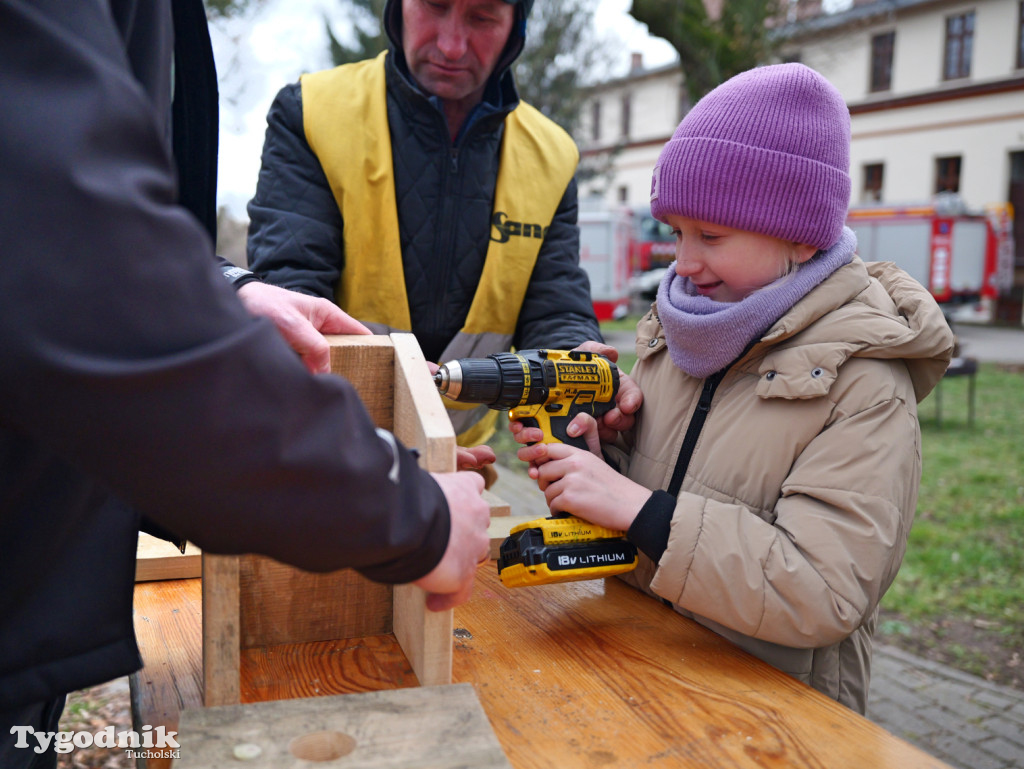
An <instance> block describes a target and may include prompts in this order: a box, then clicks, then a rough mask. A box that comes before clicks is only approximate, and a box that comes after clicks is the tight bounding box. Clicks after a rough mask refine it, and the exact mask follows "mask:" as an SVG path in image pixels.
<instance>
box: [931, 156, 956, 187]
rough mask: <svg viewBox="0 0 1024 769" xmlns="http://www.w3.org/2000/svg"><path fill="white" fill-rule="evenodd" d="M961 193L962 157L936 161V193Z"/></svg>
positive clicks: (937, 159)
mask: <svg viewBox="0 0 1024 769" xmlns="http://www.w3.org/2000/svg"><path fill="white" fill-rule="evenodd" d="M959 191H960V156H959V155H958V156H956V157H951V158H936V159H935V192H936V193H939V192H959Z"/></svg>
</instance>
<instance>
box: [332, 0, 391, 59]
mask: <svg viewBox="0 0 1024 769" xmlns="http://www.w3.org/2000/svg"><path fill="white" fill-rule="evenodd" d="M384 2H385V0H348V3H349V5H351V6H352V17H353V21H352V28H353V32H354V33H355V37H356V40H355V45H354V46H352V47H349V46H347V45H345V44H344V43H342V42H341V41H340V40H338V38H337V37H335V36H334V32H332V31H331V24H330V22H329V21H328V19H327V18H324V26H325V27H326V28H327V40H328V43H329V45H330V49H331V60H332V61H333V62H334V64H335V66H337V65H339V64H351V63H352V62H354V61H362V60H363V59H372V58H373V57H374V56H376V55H377V54H378V53H380V52H381V51H383V50H384V49H385V48H387V47H388V36H387V34H386V33H385V32H384V25H383V24H382V23H381V19H382V18H383V17H384Z"/></svg>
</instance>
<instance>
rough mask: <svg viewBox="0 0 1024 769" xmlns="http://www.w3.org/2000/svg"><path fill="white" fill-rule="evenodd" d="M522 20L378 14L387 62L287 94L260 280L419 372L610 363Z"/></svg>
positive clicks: (523, 7) (485, 2) (307, 82)
mask: <svg viewBox="0 0 1024 769" xmlns="http://www.w3.org/2000/svg"><path fill="white" fill-rule="evenodd" d="M531 5H532V0H388V1H387V3H386V5H385V8H384V14H383V22H384V28H385V29H386V31H387V34H388V37H389V38H390V40H391V43H392V46H391V50H389V51H387V52H385V53H383V54H381V55H380V56H378V57H377V58H375V59H370V60H367V61H362V62H358V63H355V64H349V65H344V66H341V67H337V68H334V69H331V70H327V71H324V72H317V73H314V74H311V75H305V76H303V77H302V78H301V79H300V82H299V83H295V84H292V85H289V86H287V87H285V88H284V89H282V91H281V92H280V93H279V94H278V96H277V99H276V100H275V101H274V104H273V106H272V107H271V109H270V112H269V115H268V118H267V122H268V129H267V136H266V143H265V145H264V150H263V166H262V169H261V171H260V176H259V183H258V186H257V190H256V195H255V197H254V198H253V200H252V201H251V202H250V203H249V207H248V211H249V216H250V220H251V224H250V229H249V251H248V255H249V265H250V267H251V269H252V270H253V271H254V273H255V274H256V275H257V276H259V277H261V278H262V279H264V280H266V281H267V282H269V283H273V284H275V285H278V286H284V287H286V288H290V289H293V290H295V291H300V292H303V293H307V294H311V295H314V296H321V297H327V298H333V299H334V300H335V301H336V302H337V303H338V305H339V306H340V307H341V308H342V309H343V310H345V311H346V312H347V313H349V314H350V315H351V316H352V317H353V318H357V319H358V320H360V321H362V322H363V323H364V324H365V325H367V326H368V327H369V328H371V329H372V330H373V331H374V332H376V333H387V332H389V331H392V330H400V331H411V332H412V333H413V334H415V336H416V338H417V339H418V341H419V343H420V346H421V347H422V348H423V351H424V354H425V356H426V358H427V360H429V361H437V362H443V361H446V360H451V359H453V358H459V357H467V356H473V357H479V356H484V355H488V354H490V353H493V352H499V351H505V350H509V349H510V348H512V347H513V346H514V347H516V348H519V349H526V348H536V347H549V348H563V349H569V348H573V347H576V346H578V345H580V344H582V343H586V342H588V341H589V342H591V344H590V345H588V347H589V348H590V349H599V350H601V351H605V352H608V351H612V348H607V347H605V346H604V345H603V344H601V345H600V346H598V343H600V342H601V339H602V338H601V334H600V330H599V328H598V324H597V320H596V318H595V317H594V311H593V305H592V304H591V299H590V288H589V282H588V280H587V277H586V274H585V273H584V272H583V270H582V269H581V268H580V266H579V230H578V227H577V222H576V214H577V193H576V183H575V181H574V174H575V171H576V164H577V162H578V159H579V152H578V150H577V148H576V145H575V144H574V142H573V141H572V139H571V138H570V137H569V135H568V134H566V133H565V131H563V130H562V129H561V128H559V127H558V126H557V125H555V124H554V123H553V122H552V121H550V120H549V119H548V118H546V117H544V116H543V115H541V114H540V112H538V111H537V110H536V109H534V108H533V107H531V106H529V105H528V104H526V103H524V102H521V101H520V100H519V97H518V93H517V91H516V86H515V83H514V80H513V77H512V74H511V72H510V70H509V68H510V66H511V64H512V62H513V61H514V60H515V58H516V57H517V56H518V55H519V53H520V52H521V51H522V48H523V43H524V38H525V30H526V19H527V16H528V14H529V10H530V6H531ZM612 353H613V354H614V351H612ZM631 405H632V404H631ZM634 407H635V406H634ZM623 410H630V409H629V408H627V407H626V406H625V405H624V406H623ZM450 414H451V415H452V421H453V424H454V425H455V428H456V432H457V433H458V435H459V443H460V445H462V446H477V445H479V444H481V443H483V442H484V441H486V440H487V438H488V437H489V436H490V435H491V434H492V433H493V430H494V421H495V420H494V417H495V416H496V412H493V411H488V410H487V409H486V407H475V408H470V409H461V410H460V409H456V408H454V407H453V409H452V410H451V411H450ZM619 416H621V415H619ZM488 455H489V457H490V459H492V460H493V453H489V449H481V450H478V452H477V453H476V454H475V456H476V457H477V458H478V459H481V460H483V461H486V457H487V456H488ZM465 456H466V454H465V452H463V455H462V458H465Z"/></svg>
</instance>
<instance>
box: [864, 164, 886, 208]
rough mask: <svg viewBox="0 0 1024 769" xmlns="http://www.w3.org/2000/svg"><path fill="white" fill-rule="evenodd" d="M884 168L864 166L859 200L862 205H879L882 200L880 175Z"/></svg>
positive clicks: (871, 165) (881, 166)
mask: <svg viewBox="0 0 1024 769" xmlns="http://www.w3.org/2000/svg"><path fill="white" fill-rule="evenodd" d="M884 170H885V166H884V165H882V164H881V163H869V164H866V165H865V166H864V189H863V191H862V192H861V196H860V199H861V201H862V202H864V203H879V202H881V200H882V175H883V171H884Z"/></svg>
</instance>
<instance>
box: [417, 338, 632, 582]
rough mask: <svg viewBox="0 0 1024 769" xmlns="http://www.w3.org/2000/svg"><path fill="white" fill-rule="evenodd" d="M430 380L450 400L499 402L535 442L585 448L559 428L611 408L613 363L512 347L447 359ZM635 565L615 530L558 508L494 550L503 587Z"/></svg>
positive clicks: (615, 380)
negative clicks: (536, 431)
mask: <svg viewBox="0 0 1024 769" xmlns="http://www.w3.org/2000/svg"><path fill="white" fill-rule="evenodd" d="M434 383H435V384H436V385H437V388H438V389H439V390H440V391H441V394H442V395H444V396H445V397H448V398H451V399H452V400H455V401H460V402H463V403H482V404H485V405H487V406H490V407H491V408H493V409H499V410H506V409H507V410H508V416H509V419H510V420H512V421H519V422H521V423H522V424H523V426H524V427H539V428H540V429H541V432H542V433H543V434H544V438H543V440H542V442H543V443H567V444H569V445H571V446H576V447H577V448H582V449H586V448H587V445H586V441H585V440H584V438H583V437H582V436H580V437H577V438H571V437H569V435H568V434H567V433H566V429H567V428H568V426H569V423H570V422H571V421H572V420H573V418H574V417H575V416H576V415H577V414H580V413H587V414H590V415H591V416H593V417H594V418H595V419H597V418H600V417H601V416H602V415H603V414H606V413H607V412H608V411H610V410H611V409H612V408H614V407H615V395H616V393H617V392H618V389H619V370H618V368H617V367H616V365H615V364H614V363H612V362H611V361H610V360H608V358H606V357H604V356H603V355H599V354H597V353H593V352H584V351H581V350H571V351H568V352H566V351H564V350H520V351H519V352H515V353H511V352H503V353H496V354H494V355H488V356H487V357H486V358H460V359H459V360H455V361H450V362H448V363H445V364H444V365H442V366H441V367H440V368H439V369H438V371H437V373H436V374H435V375H434ZM636 564H637V551H636V547H634V546H633V545H632V544H631V543H630V542H628V541H627V540H626V539H625V537H624V536H623V532H621V531H615V530H612V529H606V528H604V527H603V526H596V525H594V524H592V523H589V522H587V521H584V520H581V519H579V518H576V517H574V516H570V515H565V514H562V515H555V516H552V517H549V518H538V519H536V520H533V521H530V522H528V523H523V524H520V525H518V526H515V527H513V528H512V530H511V532H510V533H509V536H508V537H507V538H506V539H505V541H504V542H502V544H501V548H500V550H499V554H498V576H499V577H500V578H501V581H502V584H504V585H505V586H506V587H524V586H527V585H545V584H548V583H551V582H571V581H574V580H581V579H596V578H598V577H610V576H612V575H614V574H622V573H624V572H627V571H631V570H632V569H634V568H636Z"/></svg>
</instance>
